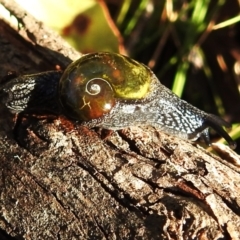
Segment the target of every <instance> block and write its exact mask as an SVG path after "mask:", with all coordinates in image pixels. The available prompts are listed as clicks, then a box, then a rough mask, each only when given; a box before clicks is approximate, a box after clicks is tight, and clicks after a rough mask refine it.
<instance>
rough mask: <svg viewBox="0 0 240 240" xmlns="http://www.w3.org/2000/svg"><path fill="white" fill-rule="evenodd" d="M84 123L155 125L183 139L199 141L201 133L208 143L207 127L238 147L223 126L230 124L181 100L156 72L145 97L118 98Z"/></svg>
mask: <svg viewBox="0 0 240 240" xmlns="http://www.w3.org/2000/svg"><path fill="white" fill-rule="evenodd" d="M82 124H84V125H87V126H89V127H96V126H99V127H102V128H105V129H112V130H119V129H123V128H125V127H129V126H136V125H152V126H155V127H157V128H159V129H161V130H162V131H164V132H166V133H168V134H171V135H175V136H177V137H180V138H183V139H189V140H196V139H198V138H199V137H200V136H202V137H203V138H204V139H205V141H206V142H207V143H208V144H210V139H209V133H208V127H212V128H213V129H214V130H216V131H217V132H218V133H219V134H220V135H221V136H222V137H224V138H225V139H226V140H227V141H228V143H229V144H230V146H231V147H233V148H234V147H235V143H234V141H233V140H232V139H231V137H230V136H229V135H228V134H227V133H226V132H225V131H224V130H223V128H222V126H225V127H228V128H230V127H231V124H229V123H227V122H225V121H224V120H223V119H221V118H220V117H217V116H215V115H212V114H208V113H206V112H204V111H201V110H199V109H198V108H196V107H194V106H192V105H191V104H189V103H187V102H186V101H184V100H181V99H180V98H179V97H178V96H177V95H175V94H174V93H173V92H172V91H170V90H169V89H168V88H166V87H165V86H164V85H162V84H161V83H160V81H159V80H158V79H157V77H156V76H155V75H154V74H153V73H152V83H151V91H150V93H149V95H148V96H147V97H146V98H145V99H144V100H135V101H129V100H128V101H118V103H117V106H115V107H114V108H113V109H112V111H111V112H110V113H109V114H107V115H105V116H104V117H103V118H100V119H93V120H91V121H88V122H83V123H82Z"/></svg>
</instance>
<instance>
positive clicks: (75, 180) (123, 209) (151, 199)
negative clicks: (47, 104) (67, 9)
mask: <svg viewBox="0 0 240 240" xmlns="http://www.w3.org/2000/svg"><path fill="white" fill-rule="evenodd" d="M0 3H1V4H3V5H4V6H5V7H6V8H7V9H9V10H10V12H11V14H12V15H14V16H15V17H17V19H18V22H19V23H21V24H23V28H21V30H19V31H17V30H14V29H13V28H11V27H10V26H9V24H8V23H6V22H4V21H2V20H0V59H1V69H0V78H1V79H2V78H3V77H4V76H5V75H6V74H7V72H8V71H9V70H14V71H17V72H18V73H24V74H26V73H33V72H40V71H44V70H52V69H55V68H56V66H57V65H58V66H60V67H61V68H63V69H64V68H65V67H66V66H67V64H69V62H71V61H72V60H75V59H76V58H77V57H79V54H78V53H76V52H75V51H74V50H73V49H71V48H70V47H68V46H67V45H66V43H65V42H64V41H63V40H62V39H61V38H60V37H58V36H56V34H55V33H54V32H52V31H50V30H48V29H46V28H45V27H44V26H43V25H42V24H40V23H38V22H37V21H36V20H34V19H33V18H32V17H31V16H29V15H28V14H27V13H25V12H24V11H23V10H21V9H20V8H19V7H18V6H17V5H14V2H12V1H4V0H0ZM29 36H30V38H29ZM43 36H45V37H44V38H43ZM46 36H47V38H46ZM1 105H2V103H1V102H0V111H1V113H0V116H1V117H0V118H1V119H0V159H1V161H0V189H1V190H0V192H1V195H0V228H1V231H0V238H1V239H12V237H13V238H14V239H240V230H239V229H240V170H239V168H238V167H236V166H234V165H232V164H231V163H229V162H227V161H226V160H224V159H221V158H219V157H217V156H216V155H213V154H211V153H209V152H207V151H206V150H204V149H202V148H201V147H199V146H198V145H196V144H195V143H192V142H187V141H184V140H181V139H178V138H175V137H173V136H169V135H167V134H164V133H162V132H161V131H159V130H158V129H155V128H153V127H132V128H127V129H123V130H121V131H116V132H113V133H112V134H111V135H108V136H107V137H105V138H103V137H102V136H103V135H104V132H103V130H101V129H88V128H86V127H83V126H81V125H79V124H78V123H76V122H73V121H71V120H69V119H67V118H66V117H64V116H59V117H56V116H52V115H51V114H49V115H44V116H42V115H38V114H28V115H26V114H25V115H18V116H12V115H11V114H10V113H8V112H6V111H5V110H4V109H3V107H2V106H1Z"/></svg>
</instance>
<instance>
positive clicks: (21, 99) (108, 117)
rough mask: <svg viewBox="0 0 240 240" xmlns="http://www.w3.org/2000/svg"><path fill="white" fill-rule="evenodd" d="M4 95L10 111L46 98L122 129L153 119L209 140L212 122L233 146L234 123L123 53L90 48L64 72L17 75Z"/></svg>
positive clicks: (94, 123)
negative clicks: (175, 90) (183, 97)
mask: <svg viewBox="0 0 240 240" xmlns="http://www.w3.org/2000/svg"><path fill="white" fill-rule="evenodd" d="M48 80H49V81H48ZM49 82H50V83H51V84H50V83H49ZM49 84H50V85H49ZM47 85H48V86H47ZM30 86H32V87H30ZM44 89H45V91H43V90H44ZM0 96H4V97H2V99H3V102H4V104H5V106H6V107H7V108H9V109H10V110H11V111H14V112H20V111H26V110H28V109H31V108H35V107H36V105H37V106H40V107H41V103H43V102H44V101H45V102H46V103H48V104H47V105H48V107H47V108H51V110H53V108H55V109H57V112H61V113H64V114H66V115H67V116H69V117H70V118H72V119H75V120H77V121H79V123H80V124H83V125H86V126H88V127H102V128H105V129H113V130H118V129H123V128H125V127H129V126H134V125H152V126H155V127H157V128H160V129H161V130H163V131H164V132H166V133H169V134H172V135H175V136H178V137H181V138H184V139H190V140H196V139H197V138H199V137H200V136H202V137H203V138H204V139H205V140H206V141H207V142H208V143H210V140H209V134H208V128H209V127H212V128H213V129H215V130H216V131H217V132H218V133H219V134H220V135H221V136H222V137H224V138H225V139H226V140H227V142H228V143H229V145H230V146H231V147H232V148H234V147H235V142H234V141H233V140H232V139H231V137H230V136H229V135H228V134H227V132H225V131H224V129H223V128H222V126H225V127H230V126H231V125H230V124H229V123H227V122H225V121H224V120H222V119H221V118H219V117H217V116H215V115H212V114H208V113H206V112H204V111H201V110H199V109H197V108H196V107H194V106H192V105H190V104H189V103H187V102H186V101H183V100H181V99H180V98H179V97H177V96H176V95H175V94H174V93H172V92H171V91H170V90H169V89H168V88H166V87H165V86H164V85H162V84H161V83H160V81H159V80H158V79H157V77H156V76H155V75H154V73H153V72H152V71H151V70H150V69H149V68H148V67H147V66H145V65H143V64H141V63H138V62H136V61H134V60H132V59H130V58H128V57H125V56H122V55H120V54H115V53H106V52H102V53H93V54H87V55H84V56H83V57H81V58H80V59H78V60H77V61H75V62H73V63H71V64H70V65H69V66H68V67H67V69H66V70H65V71H64V73H63V74H62V73H61V72H55V71H53V72H47V73H40V74H35V75H27V76H22V77H18V78H15V79H13V80H12V81H11V82H9V83H7V84H5V85H3V86H2V87H1V88H0ZM49 99H50V100H51V102H53V104H49ZM45 108H46V106H45Z"/></svg>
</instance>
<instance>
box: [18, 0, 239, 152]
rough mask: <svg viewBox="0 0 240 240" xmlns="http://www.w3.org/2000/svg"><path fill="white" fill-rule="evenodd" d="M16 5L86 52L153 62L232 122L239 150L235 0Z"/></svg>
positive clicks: (191, 97) (64, 0)
mask: <svg viewBox="0 0 240 240" xmlns="http://www.w3.org/2000/svg"><path fill="white" fill-rule="evenodd" d="M17 2H19V3H20V4H21V5H23V7H24V8H25V9H26V10H28V11H29V12H30V13H31V14H32V15H34V16H35V17H36V18H38V19H39V20H41V21H43V22H45V23H46V24H47V25H48V26H50V27H52V28H53V29H55V30H56V31H58V32H59V33H60V34H61V35H62V36H63V37H64V38H65V39H66V40H68V41H69V42H70V43H71V44H72V46H74V47H75V48H76V49H77V50H79V51H80V52H82V53H88V52H95V51H112V52H120V53H122V54H125V55H128V56H130V57H132V58H134V59H136V60H138V61H140V62H143V63H145V64H146V65H148V66H149V67H150V68H152V69H153V71H154V72H155V73H156V75H157V76H158V78H159V79H160V80H161V82H162V83H163V84H164V85H166V86H167V87H169V88H170V89H172V90H173V91H174V92H175V93H176V94H177V95H178V96H180V97H181V98H183V99H185V100H186V101H188V102H189V103H191V104H192V105H194V106H196V107H198V108H200V109H202V110H204V111H206V112H211V113H214V114H216V115H219V116H221V117H222V118H224V119H225V120H227V121H230V122H232V123H233V128H232V131H231V132H230V135H231V136H232V137H233V138H234V139H235V140H237V142H238V148H237V152H238V153H240V140H239V139H240V125H239V123H240V94H239V91H240V23H239V20H240V16H239V13H240V11H239V10H240V6H239V1H238V0H216V1H210V0H181V1H179V0H162V1H159V0H138V1H137V0H133V1H130V0H105V1H103V0H101V1H100V0H99V1H97V0H82V1H74V0H58V1H56V0H33V1H31V2H30V1H24V0H18V1H17ZM212 139H213V141H216V140H218V135H217V134H216V133H214V132H213V133H212ZM220 141H222V142H224V141H223V140H220Z"/></svg>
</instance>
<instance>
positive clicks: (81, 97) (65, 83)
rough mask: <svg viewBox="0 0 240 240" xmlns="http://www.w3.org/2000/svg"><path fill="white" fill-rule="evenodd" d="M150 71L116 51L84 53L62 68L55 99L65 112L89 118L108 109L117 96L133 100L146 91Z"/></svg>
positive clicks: (97, 115)
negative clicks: (57, 93) (57, 97)
mask: <svg viewBox="0 0 240 240" xmlns="http://www.w3.org/2000/svg"><path fill="white" fill-rule="evenodd" d="M150 82H151V72H150V71H149V69H148V68H147V67H145V66H144V65H142V64H140V63H138V62H136V61H134V60H132V59H130V58H128V57H125V56H122V55H120V54H115V53H105V52H102V53H95V54H87V55H85V56H83V57H81V58H80V59H79V60H77V61H75V62H73V63H72V64H70V65H69V66H68V68H67V69H66V70H65V72H64V74H63V76H62V77H61V79H60V83H59V100H60V103H61V104H62V106H63V108H64V110H65V111H66V112H67V114H68V115H69V116H70V117H72V118H74V119H78V120H79V121H89V120H91V119H96V118H99V117H102V116H103V115H105V114H107V113H109V112H110V111H111V109H112V108H113V107H114V106H115V105H116V103H117V101H118V100H119V99H120V100H137V99H142V98H144V97H145V96H146V95H147V94H148V92H149V86H150Z"/></svg>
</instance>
